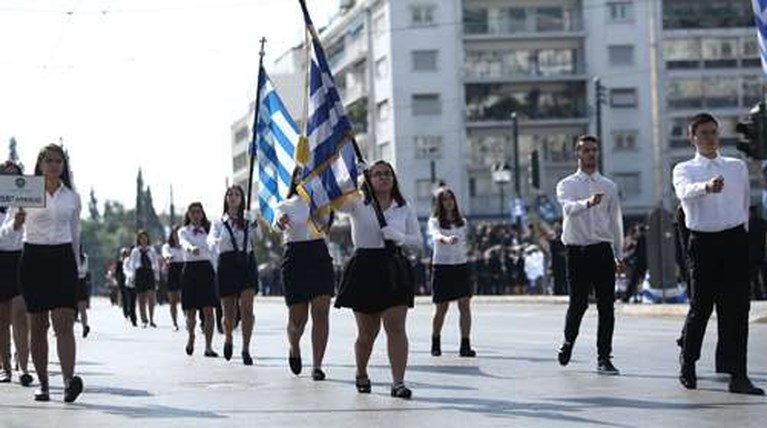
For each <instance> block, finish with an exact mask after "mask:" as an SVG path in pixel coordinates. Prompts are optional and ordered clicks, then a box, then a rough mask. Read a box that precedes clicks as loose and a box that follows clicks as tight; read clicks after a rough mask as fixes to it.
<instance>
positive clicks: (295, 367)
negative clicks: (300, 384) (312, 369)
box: [288, 356, 301, 376]
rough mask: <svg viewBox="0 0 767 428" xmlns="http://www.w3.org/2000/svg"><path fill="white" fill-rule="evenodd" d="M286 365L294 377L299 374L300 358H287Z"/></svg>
mask: <svg viewBox="0 0 767 428" xmlns="http://www.w3.org/2000/svg"><path fill="white" fill-rule="evenodd" d="M288 365H289V366H290V371H291V372H293V374H294V375H296V376H298V375H299V374H301V357H291V356H288Z"/></svg>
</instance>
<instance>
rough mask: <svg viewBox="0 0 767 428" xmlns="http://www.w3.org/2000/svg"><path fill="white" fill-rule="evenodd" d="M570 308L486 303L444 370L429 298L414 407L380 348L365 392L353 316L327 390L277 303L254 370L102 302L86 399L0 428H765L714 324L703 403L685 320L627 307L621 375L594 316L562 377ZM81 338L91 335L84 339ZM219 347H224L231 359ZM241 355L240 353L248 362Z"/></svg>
mask: <svg viewBox="0 0 767 428" xmlns="http://www.w3.org/2000/svg"><path fill="white" fill-rule="evenodd" d="M451 309H452V308H451ZM565 309H566V306H565V305H563V304H561V303H549V304H547V303H519V302H513V301H512V302H508V301H500V300H498V301H493V300H492V299H488V300H483V301H480V302H477V303H476V304H475V305H474V311H475V322H474V331H475V334H474V347H475V348H476V350H477V352H478V354H479V357H478V358H476V359H463V358H459V357H458V356H457V350H458V341H459V340H458V334H457V313H456V312H453V311H452V310H451V312H450V313H449V315H448V319H447V321H446V329H445V331H444V332H443V338H442V341H443V356H442V357H439V358H434V357H431V356H430V354H429V336H430V325H431V324H430V316H431V310H432V307H431V305H430V304H429V303H428V302H427V301H419V302H418V303H417V307H416V309H415V310H413V311H411V314H410V317H409V320H408V322H409V324H408V330H409V332H410V338H411V342H410V343H411V352H410V366H409V370H408V373H407V380H408V381H409V384H410V386H411V387H412V388H413V392H414V397H413V399H412V400H411V401H403V400H399V399H393V398H390V397H389V380H390V376H389V372H388V368H387V360H386V353H385V350H386V348H385V338H384V337H383V336H380V337H379V341H378V342H377V344H376V349H375V351H374V355H373V359H372V362H371V370H370V376H371V379H372V380H373V393H372V394H371V395H360V394H357V392H356V391H355V389H354V385H353V379H354V360H353V353H352V349H353V347H352V345H353V341H354V337H355V328H354V321H353V316H352V314H351V313H350V312H348V311H339V310H333V311H332V312H331V313H332V319H331V338H330V343H329V347H328V352H327V360H326V367H325V368H326V372H327V374H328V380H327V381H325V382H313V381H312V380H311V378H310V376H309V370H307V369H306V365H307V364H309V365H310V361H308V360H310V346H309V341H308V340H306V339H307V338H308V337H305V338H304V342H303V348H302V349H303V356H304V365H305V369H304V373H303V374H302V375H301V376H300V377H298V378H296V377H293V376H292V375H291V374H290V372H289V370H288V368H287V361H286V356H287V345H286V340H285V334H284V326H283V325H284V323H285V319H286V313H287V311H286V308H285V306H284V304H283V303H282V301H281V300H259V301H258V302H257V304H256V311H257V313H256V332H255V341H254V346H253V349H252V351H253V355H254V357H255V358H256V364H255V366H252V367H246V366H243V365H242V363H241V361H240V360H239V358H235V359H233V360H232V361H231V362H227V361H225V360H224V359H223V358H218V359H209V358H205V357H203V356H202V355H201V354H202V353H201V350H202V341H201V337H200V335H198V342H197V347H196V349H195V351H196V352H195V355H194V356H193V357H187V356H186V355H185V354H184V351H183V348H184V344H185V339H186V334H185V333H184V332H183V331H182V332H173V331H172V329H171V328H170V327H169V326H170V320H169V316H168V313H167V312H168V308H167V306H164V307H160V308H159V312H158V313H159V316H158V324H159V325H160V327H159V328H158V329H156V330H154V329H140V328H133V327H129V326H127V325H126V324H125V323H124V321H123V319H122V316H121V314H120V312H119V310H118V309H117V308H116V307H114V308H113V307H109V306H108V302H106V301H105V300H96V301H95V302H94V309H93V310H92V313H91V319H92V328H93V331H92V332H91V335H90V336H89V337H88V339H85V340H83V339H79V338H78V358H79V363H78V370H77V371H78V372H79V374H80V375H81V376H82V377H83V379H84V381H85V392H84V393H83V395H81V396H80V398H79V399H78V401H77V402H76V403H75V404H69V405H65V404H64V403H63V402H62V389H61V387H60V385H61V378H60V377H59V376H58V372H56V373H55V375H54V377H52V379H51V385H52V397H51V399H52V401H51V402H50V403H36V402H34V401H33V400H32V392H33V389H24V388H22V387H20V386H19V385H18V384H17V383H14V384H13V385H0V427H3V428H6V427H9V428H15V427H43V426H45V427H51V426H60V427H96V426H98V427H106V426H108V427H110V428H120V427H128V426H130V427H136V426H141V427H142V428H149V427H159V426H171V424H172V425H173V426H200V427H203V426H204V427H218V426H228V427H238V426H278V425H281V426H319V425H324V426H328V427H330V426H332V427H346V426H419V427H426V426H435V427H436V426H463V427H465V426H469V424H470V425H471V426H473V427H480V426H540V427H552V426H557V427H559V426H590V425H593V426H618V427H635V426H648V427H649V426H652V427H667V426H676V427H682V426H696V427H721V426H739V427H757V426H758V427H763V426H764V424H765V420H767V399H765V398H764V397H749V396H739V395H733V394H729V393H727V392H725V391H726V389H727V378H726V377H723V376H719V375H716V374H714V373H713V359H712V353H713V345H714V342H715V334H716V328H715V321H714V322H712V323H711V325H710V328H709V332H708V335H707V338H706V339H707V340H706V342H705V345H704V346H705V349H704V357H703V359H702V360H701V362H700V364H699V366H698V374H699V390H698V391H692V392H690V391H686V390H683V389H682V388H681V386H680V385H679V384H678V383H677V380H676V370H677V363H676V361H677V358H676V356H677V348H676V347H675V345H674V339H675V338H676V335H677V333H678V331H679V329H680V327H681V324H682V319H681V318H680V317H679V316H662V317H661V316H647V315H641V316H637V315H622V313H623V312H622V311H620V310H617V311H616V312H617V314H618V315H617V321H616V333H615V344H614V349H615V351H614V355H615V359H614V362H615V364H616V366H617V367H618V368H619V369H621V371H622V376H620V377H602V376H598V375H596V374H595V373H594V368H595V358H596V356H595V349H594V348H595V346H594V342H595V322H596V310H595V307H593V306H592V307H591V308H590V310H589V312H588V313H587V315H586V317H585V319H584V322H583V325H582V334H581V337H580V339H579V342H578V343H577V345H576V347H575V352H574V355H573V361H572V362H571V364H570V366H568V367H566V368H561V367H559V365H558V364H557V362H556V353H555V349H556V347H557V345H558V344H559V342H560V340H561V333H560V331H561V327H562V320H563V317H564V311H565ZM76 329H77V330H76V331H77V334H78V335H79V333H80V326H79V325H78V326H76ZM221 343H222V336H218V335H217V336H216V338H215V344H216V349H217V350H218V351H219V353H221V348H222V345H221ZM238 345H239V340H237V341H236V342H235V355H236V356H238V355H239V348H238ZM54 349H55V347H54V346H52V347H51V354H52V360H53V361H54V363H52V368H53V370H54V371H56V369H57V366H56V363H55V352H54ZM749 349H750V352H749V361H750V368H751V375H752V378H753V380H754V381H755V382H756V383H757V384H759V385H761V386H762V387H765V386H767V352H765V350H767V324H764V323H752V324H751V340H750V348H749ZM14 382H16V376H15V374H14Z"/></svg>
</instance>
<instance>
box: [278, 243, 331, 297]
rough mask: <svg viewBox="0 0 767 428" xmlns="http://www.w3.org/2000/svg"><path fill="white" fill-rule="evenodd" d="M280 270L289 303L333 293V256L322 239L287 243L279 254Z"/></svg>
mask: <svg viewBox="0 0 767 428" xmlns="http://www.w3.org/2000/svg"><path fill="white" fill-rule="evenodd" d="M281 269H282V284H283V288H284V290H285V303H286V304H287V305H288V306H290V305H295V304H297V303H304V302H308V301H310V300H312V299H314V298H315V297H317V296H324V295H326V296H332V295H333V294H334V293H333V291H334V290H335V275H334V272H333V259H332V258H330V253H328V246H327V244H326V243H325V240H324V239H315V240H311V241H301V242H289V243H288V245H287V247H286V248H285V253H284V254H283V257H282V267H281Z"/></svg>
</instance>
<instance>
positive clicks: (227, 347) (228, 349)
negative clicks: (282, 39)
mask: <svg viewBox="0 0 767 428" xmlns="http://www.w3.org/2000/svg"><path fill="white" fill-rule="evenodd" d="M232 352H233V346H232V344H231V343H226V342H225V343H224V359H225V360H226V361H229V360H231V359H232Z"/></svg>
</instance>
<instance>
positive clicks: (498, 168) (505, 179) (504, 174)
mask: <svg viewBox="0 0 767 428" xmlns="http://www.w3.org/2000/svg"><path fill="white" fill-rule="evenodd" d="M490 172H491V174H492V176H493V181H494V182H495V183H496V184H498V189H499V190H500V193H499V196H500V201H501V217H503V212H504V209H503V208H504V204H505V202H504V195H503V186H505V185H506V184H507V183H510V182H511V168H509V166H508V165H507V164H506V162H498V163H495V164H493V168H492V169H491V171H490Z"/></svg>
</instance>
